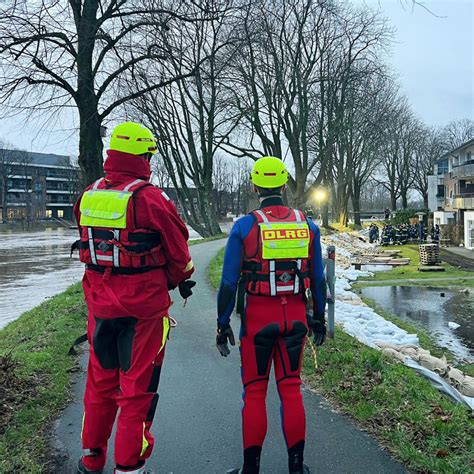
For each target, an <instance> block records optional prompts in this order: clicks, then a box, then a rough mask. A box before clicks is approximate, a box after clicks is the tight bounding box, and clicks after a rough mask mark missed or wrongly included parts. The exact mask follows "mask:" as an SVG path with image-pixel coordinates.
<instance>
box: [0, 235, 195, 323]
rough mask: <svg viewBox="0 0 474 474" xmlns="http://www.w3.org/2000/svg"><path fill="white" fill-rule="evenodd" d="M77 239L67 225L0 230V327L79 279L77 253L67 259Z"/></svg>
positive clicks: (82, 271) (79, 270)
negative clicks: (23, 230) (26, 230)
mask: <svg viewBox="0 0 474 474" xmlns="http://www.w3.org/2000/svg"><path fill="white" fill-rule="evenodd" d="M189 233H190V238H191V239H198V238H200V236H199V234H197V233H196V232H194V231H193V230H192V229H189ZM77 238H78V232H77V230H70V229H66V228H58V229H46V230H44V231H39V232H0V328H2V327H4V326H6V325H7V324H8V323H9V322H10V321H14V320H15V319H17V318H18V317H19V316H20V315H21V314H22V313H24V312H25V311H28V310H30V309H32V308H34V307H35V306H37V305H39V304H40V303H42V302H43V301H45V300H46V299H48V298H51V297H52V296H54V295H57V294H58V293H61V292H62V291H64V290H65V289H66V288H68V287H69V286H70V285H72V284H73V283H77V282H79V281H80V280H81V278H82V275H83V273H84V265H83V264H82V263H81V262H80V261H79V254H78V252H75V253H74V256H73V258H70V247H71V244H72V243H73V242H74V241H75V240H77Z"/></svg>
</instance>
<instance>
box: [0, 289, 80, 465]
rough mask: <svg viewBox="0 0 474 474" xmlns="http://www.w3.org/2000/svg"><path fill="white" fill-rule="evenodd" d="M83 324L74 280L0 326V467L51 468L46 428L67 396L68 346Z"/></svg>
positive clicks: (71, 361)
mask: <svg viewBox="0 0 474 474" xmlns="http://www.w3.org/2000/svg"><path fill="white" fill-rule="evenodd" d="M85 327H86V308H85V304H84V301H83V295H82V288H81V286H80V284H76V285H74V286H72V287H71V288H69V289H68V290H66V291H65V292H64V293H62V294H60V295H58V296H55V297H54V298H52V299H50V300H49V301H47V302H45V303H43V304H41V305H40V306H38V307H37V308H34V309H33V310H31V311H28V312H27V313H24V314H23V315H22V316H21V317H20V318H19V319H17V320H16V321H14V322H12V323H10V324H9V325H8V326H7V327H6V328H4V329H2V330H1V331H0V358H1V362H2V363H1V366H0V372H1V379H2V380H1V382H2V401H1V402H0V410H1V413H0V418H1V423H0V472H4V473H10V472H28V473H39V472H53V471H52V470H51V464H50V463H51V461H52V460H51V459H48V451H49V447H48V437H47V432H48V429H49V428H50V426H51V422H52V421H53V420H54V418H55V416H57V414H58V413H59V411H60V410H61V409H62V408H64V406H65V404H66V402H67V400H68V395H69V384H70V374H71V372H73V371H75V370H76V360H75V358H73V357H71V356H68V350H69V347H70V346H71V344H72V342H73V341H74V339H75V338H76V337H78V336H79V335H80V334H82V333H83V332H84V331H85ZM7 381H8V386H7V385H5V383H6V382H7ZM48 469H49V470H48Z"/></svg>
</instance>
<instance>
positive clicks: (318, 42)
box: [225, 0, 390, 207]
mask: <svg viewBox="0 0 474 474" xmlns="http://www.w3.org/2000/svg"><path fill="white" fill-rule="evenodd" d="M242 29H243V31H242V34H243V36H244V39H245V47H243V48H241V50H240V53H241V55H240V57H239V60H238V61H236V63H235V73H234V76H233V77H234V81H233V88H232V90H233V93H234V95H233V104H234V106H235V107H236V108H237V109H238V110H239V111H240V112H241V113H242V115H243V121H242V123H241V126H240V128H239V132H240V135H236V136H234V137H233V140H232V141H230V140H229V141H228V142H227V143H226V146H225V149H226V150H227V151H229V152H230V153H234V154H236V155H237V156H249V157H251V158H253V159H257V158H259V157H260V156H263V155H274V156H277V157H280V158H282V159H286V158H288V161H289V168H290V170H291V172H292V173H291V177H290V181H289V186H290V190H291V194H292V196H293V200H294V205H295V206H297V207H304V205H305V203H306V200H307V196H308V193H309V192H310V191H311V187H314V186H317V185H319V184H320V183H321V182H324V181H326V180H328V179H330V178H329V176H330V174H331V173H330V167H331V165H332V155H333V151H334V146H335V143H336V139H337V138H336V137H337V134H338V128H340V123H339V122H340V115H341V112H342V111H343V109H344V105H345V90H346V88H347V87H348V85H349V84H350V82H351V80H352V78H353V76H354V69H357V67H358V65H359V64H360V63H361V62H362V61H366V63H370V62H371V61H373V60H374V58H375V56H374V55H375V52H376V50H377V48H379V47H381V46H383V45H384V44H385V43H386V41H387V39H388V37H389V33H390V32H389V30H388V29H387V28H386V27H385V23H384V21H383V20H382V19H381V18H380V16H378V15H377V14H372V13H370V12H369V11H367V10H364V9H362V10H352V9H350V8H349V7H343V6H342V5H340V4H337V3H336V2H315V1H314V0H291V1H287V2H280V1H277V0H260V1H259V2H253V3H252V5H251V6H250V7H249V9H248V11H247V13H246V16H245V21H244V22H243V25H242ZM310 176H312V177H313V183H312V185H311V186H309V185H308V179H309V177H310Z"/></svg>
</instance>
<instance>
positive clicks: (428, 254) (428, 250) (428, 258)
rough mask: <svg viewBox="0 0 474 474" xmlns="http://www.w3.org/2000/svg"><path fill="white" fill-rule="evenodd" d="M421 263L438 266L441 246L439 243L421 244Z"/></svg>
mask: <svg viewBox="0 0 474 474" xmlns="http://www.w3.org/2000/svg"><path fill="white" fill-rule="evenodd" d="M420 263H421V265H424V266H426V265H428V266H429V265H434V266H436V265H437V264H438V263H440V258H439V246H438V245H437V244H423V245H420Z"/></svg>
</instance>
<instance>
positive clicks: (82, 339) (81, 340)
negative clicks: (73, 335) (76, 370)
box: [68, 333, 87, 356]
mask: <svg viewBox="0 0 474 474" xmlns="http://www.w3.org/2000/svg"><path fill="white" fill-rule="evenodd" d="M86 341H87V333H86V334H83V335H82V336H79V337H78V338H77V339H76V340H75V341H74V342H73V344H72V346H71V347H70V349H69V352H68V355H70V356H73V355H77V351H76V349H75V346H80V345H81V344H84V342H86Z"/></svg>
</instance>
